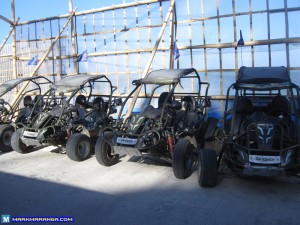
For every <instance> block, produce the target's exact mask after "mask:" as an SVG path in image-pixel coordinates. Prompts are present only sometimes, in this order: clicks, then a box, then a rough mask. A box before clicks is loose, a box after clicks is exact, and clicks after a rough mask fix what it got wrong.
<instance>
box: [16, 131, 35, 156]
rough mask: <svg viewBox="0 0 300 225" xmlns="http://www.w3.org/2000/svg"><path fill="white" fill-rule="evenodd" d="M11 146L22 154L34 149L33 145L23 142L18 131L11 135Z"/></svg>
mask: <svg viewBox="0 0 300 225" xmlns="http://www.w3.org/2000/svg"><path fill="white" fill-rule="evenodd" d="M11 147H12V149H13V150H14V151H16V152H18V153H21V154H25V153H29V152H31V151H32V149H33V146H27V145H25V144H24V143H23V142H22V140H21V138H20V136H19V134H18V133H17V132H14V133H13V135H12V136H11Z"/></svg>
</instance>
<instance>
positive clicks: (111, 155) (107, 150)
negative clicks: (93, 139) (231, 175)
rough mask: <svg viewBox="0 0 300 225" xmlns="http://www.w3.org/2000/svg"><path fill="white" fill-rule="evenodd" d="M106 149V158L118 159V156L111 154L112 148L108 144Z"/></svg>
mask: <svg viewBox="0 0 300 225" xmlns="http://www.w3.org/2000/svg"><path fill="white" fill-rule="evenodd" d="M105 145H106V146H105V149H106V156H107V158H109V159H114V158H115V157H116V155H113V154H112V152H111V147H110V145H109V144H108V143H105Z"/></svg>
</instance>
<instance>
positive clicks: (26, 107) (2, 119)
mask: <svg viewBox="0 0 300 225" xmlns="http://www.w3.org/2000/svg"><path fill="white" fill-rule="evenodd" d="M23 85H26V88H25V87H24V88H23V89H22V87H23ZM50 85H52V82H51V81H50V80H49V79H47V78H45V77H43V76H34V77H24V78H17V79H12V80H9V81H6V82H5V83H3V84H1V85H0V151H2V152H8V151H11V150H12V147H11V137H12V134H13V133H14V132H15V123H18V122H22V123H26V122H27V119H28V117H29V115H30V112H31V109H32V106H33V104H34V103H35V102H36V101H37V100H38V98H39V96H41V94H42V89H44V88H49V86H50ZM20 90H21V92H20ZM33 113H35V114H36V113H38V112H36V111H34V112H33Z"/></svg>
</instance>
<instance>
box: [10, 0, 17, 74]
mask: <svg viewBox="0 0 300 225" xmlns="http://www.w3.org/2000/svg"><path fill="white" fill-rule="evenodd" d="M11 17H12V23H13V24H14V26H15V25H16V17H15V0H11ZM12 61H13V77H14V78H15V79H16V78H17V77H18V76H17V45H16V29H13V30H12Z"/></svg>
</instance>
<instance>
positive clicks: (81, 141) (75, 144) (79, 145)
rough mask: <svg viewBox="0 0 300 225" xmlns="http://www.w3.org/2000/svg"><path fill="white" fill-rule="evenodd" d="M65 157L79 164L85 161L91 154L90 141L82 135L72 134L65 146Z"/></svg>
mask: <svg viewBox="0 0 300 225" xmlns="http://www.w3.org/2000/svg"><path fill="white" fill-rule="evenodd" d="M66 153H67V156H68V157H69V158H70V159H71V160H74V161H77V162H80V161H83V160H85V159H87V158H88V157H89V156H90V154H91V140H90V138H89V137H88V136H86V135H85V134H82V133H75V134H73V135H72V136H71V137H70V138H69V140H68V142H67V145H66Z"/></svg>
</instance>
